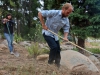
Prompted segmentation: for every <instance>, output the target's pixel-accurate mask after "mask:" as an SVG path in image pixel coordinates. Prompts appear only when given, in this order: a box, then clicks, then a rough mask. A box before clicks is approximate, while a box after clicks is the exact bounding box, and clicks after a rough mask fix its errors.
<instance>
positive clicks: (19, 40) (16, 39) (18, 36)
mask: <svg viewBox="0 0 100 75" xmlns="http://www.w3.org/2000/svg"><path fill="white" fill-rule="evenodd" d="M14 40H15V41H16V42H21V41H23V38H22V37H21V35H17V34H16V33H15V34H14Z"/></svg>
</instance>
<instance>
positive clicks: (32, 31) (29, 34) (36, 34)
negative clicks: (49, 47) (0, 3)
mask: <svg viewBox="0 0 100 75" xmlns="http://www.w3.org/2000/svg"><path fill="white" fill-rule="evenodd" d="M22 36H23V38H24V39H26V40H31V41H34V42H45V41H44V38H43V35H42V26H41V25H40V24H37V25H36V26H35V27H31V28H28V27H27V26H24V27H23V34H22Z"/></svg>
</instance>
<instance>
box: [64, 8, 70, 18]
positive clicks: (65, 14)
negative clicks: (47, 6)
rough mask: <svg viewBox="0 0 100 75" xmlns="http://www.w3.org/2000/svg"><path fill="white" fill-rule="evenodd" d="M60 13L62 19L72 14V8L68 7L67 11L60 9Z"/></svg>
mask: <svg viewBox="0 0 100 75" xmlns="http://www.w3.org/2000/svg"><path fill="white" fill-rule="evenodd" d="M62 11H63V12H62V15H63V17H67V16H69V14H70V13H71V12H72V8H71V7H69V8H68V9H67V10H66V9H62Z"/></svg>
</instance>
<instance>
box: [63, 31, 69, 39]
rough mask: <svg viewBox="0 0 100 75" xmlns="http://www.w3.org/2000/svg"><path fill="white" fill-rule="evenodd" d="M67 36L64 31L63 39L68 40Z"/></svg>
mask: <svg viewBox="0 0 100 75" xmlns="http://www.w3.org/2000/svg"><path fill="white" fill-rule="evenodd" d="M67 36H68V32H64V41H68V39H67Z"/></svg>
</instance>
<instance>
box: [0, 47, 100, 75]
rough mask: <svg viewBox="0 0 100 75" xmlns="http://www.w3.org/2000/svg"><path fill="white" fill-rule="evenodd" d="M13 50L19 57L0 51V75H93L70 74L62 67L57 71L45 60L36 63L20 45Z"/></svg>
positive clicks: (76, 72) (85, 73)
mask: <svg viewBox="0 0 100 75" xmlns="http://www.w3.org/2000/svg"><path fill="white" fill-rule="evenodd" d="M14 48H15V50H16V51H17V52H19V53H20V56H19V57H15V56H14V55H11V54H10V53H9V50H8V49H3V50H0V75H95V74H91V73H88V72H84V71H73V72H71V71H70V70H69V69H68V68H66V67H64V66H61V67H60V68H59V69H58V68H57V67H56V66H55V64H53V65H49V64H47V60H45V61H37V60H35V59H34V58H32V57H30V56H29V54H28V51H27V50H26V49H25V48H24V47H22V46H20V45H16V46H14ZM99 70H100V67H99ZM98 75H99V74H98Z"/></svg>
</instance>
